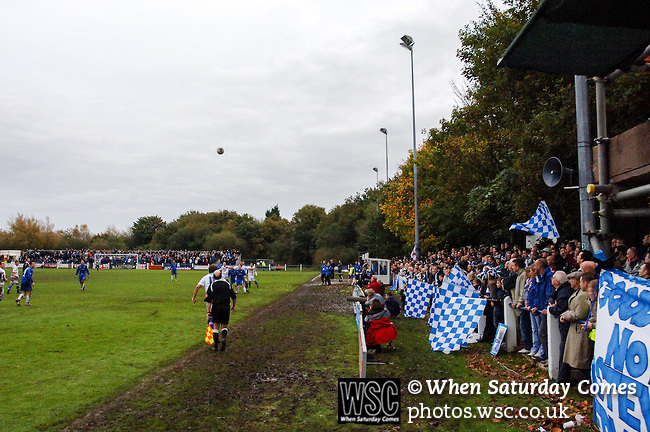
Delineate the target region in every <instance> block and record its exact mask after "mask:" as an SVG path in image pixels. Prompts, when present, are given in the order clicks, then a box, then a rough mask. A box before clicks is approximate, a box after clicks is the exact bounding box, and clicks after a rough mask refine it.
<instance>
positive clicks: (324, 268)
mask: <svg viewBox="0 0 650 432" xmlns="http://www.w3.org/2000/svg"><path fill="white" fill-rule="evenodd" d="M320 273H321V274H327V264H323V265H322V266H320Z"/></svg>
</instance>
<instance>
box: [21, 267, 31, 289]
mask: <svg viewBox="0 0 650 432" xmlns="http://www.w3.org/2000/svg"><path fill="white" fill-rule="evenodd" d="M33 274H34V269H33V268H31V267H27V270H25V273H23V277H22V278H21V279H20V284H21V285H30V286H31V285H32V284H33V283H34V279H33Z"/></svg>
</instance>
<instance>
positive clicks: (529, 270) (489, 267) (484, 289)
mask: <svg viewBox="0 0 650 432" xmlns="http://www.w3.org/2000/svg"><path fill="white" fill-rule="evenodd" d="M581 246H582V245H581V244H580V242H578V241H566V242H558V243H552V242H550V243H541V244H536V245H534V246H533V247H531V248H520V247H518V246H512V247H511V246H509V245H508V244H502V245H500V246H480V247H464V248H454V249H451V250H446V251H436V252H429V253H428V254H426V256H424V257H422V259H421V260H419V261H415V260H412V259H408V258H401V259H393V260H392V262H391V270H392V273H393V275H394V276H401V277H402V279H403V280H404V279H406V280H408V279H418V280H422V281H425V282H427V283H429V284H432V285H434V286H440V285H441V284H442V283H443V282H444V281H445V278H446V277H448V276H449V274H450V272H451V270H452V268H453V267H454V266H458V267H459V268H460V269H462V270H463V271H464V272H465V274H466V275H467V277H468V279H469V280H470V281H471V283H472V285H473V286H474V287H475V289H476V290H477V291H478V292H479V295H480V296H481V297H483V298H486V299H487V300H488V301H487V306H486V308H485V310H484V315H486V326H485V330H484V332H483V338H482V341H483V342H492V339H493V338H494V333H495V330H496V328H497V327H498V324H499V323H503V322H504V311H505V310H506V309H505V308H513V309H515V311H514V312H515V315H516V321H517V329H516V330H517V341H518V344H519V347H518V348H517V349H518V350H519V353H520V354H523V355H529V356H531V357H533V358H534V359H536V360H537V361H539V362H540V363H541V366H542V367H548V352H549V348H548V331H549V329H548V328H547V314H549V313H550V314H552V315H553V316H556V317H557V318H558V329H559V333H560V339H561V345H560V351H561V352H560V372H559V379H558V381H559V382H568V381H569V380H570V376H571V371H572V369H577V370H583V371H585V372H588V369H589V367H590V365H591V358H592V356H593V339H592V338H593V337H594V334H593V333H591V331H592V330H593V329H594V328H595V327H596V321H597V319H596V313H595V312H594V310H597V307H592V306H593V305H592V304H593V302H594V301H595V299H596V298H597V296H595V292H596V290H597V286H598V274H597V270H598V268H599V260H596V259H595V258H594V254H593V253H592V252H590V251H588V250H582V247H581ZM611 250H612V259H611V260H608V261H609V262H608V263H606V264H607V265H609V266H610V267H613V268H616V269H618V270H621V271H624V272H627V273H629V274H632V275H635V276H639V277H642V278H645V279H650V271H649V267H650V234H648V235H646V236H645V237H643V239H642V241H641V242H640V243H639V244H638V246H632V247H628V245H627V244H626V242H625V240H624V239H622V238H619V237H615V238H613V239H612V243H611ZM600 264H603V263H602V262H601V263H600ZM603 265H605V264H603ZM406 289H408V288H407V287H406ZM506 298H510V299H511V303H510V302H508V303H506V301H505V300H506ZM585 327H586V330H587V331H583V330H584V329H585ZM590 334H591V336H590Z"/></svg>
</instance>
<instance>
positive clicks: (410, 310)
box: [404, 279, 436, 318]
mask: <svg viewBox="0 0 650 432" xmlns="http://www.w3.org/2000/svg"><path fill="white" fill-rule="evenodd" d="M435 290H436V287H434V286H433V285H430V284H428V283H426V282H422V281H419V280H415V279H412V280H410V281H409V283H408V289H407V290H406V301H405V302H404V316H405V317H407V318H424V317H425V315H426V314H427V309H428V308H429V302H430V300H431V296H432V295H433V294H434V291H435Z"/></svg>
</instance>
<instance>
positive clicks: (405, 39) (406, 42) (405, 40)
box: [400, 35, 415, 51]
mask: <svg viewBox="0 0 650 432" xmlns="http://www.w3.org/2000/svg"><path fill="white" fill-rule="evenodd" d="M401 39H402V43H400V45H402V46H403V47H404V48H406V49H407V50H409V51H411V50H412V49H413V45H415V42H413V38H412V37H411V36H409V35H404V36H402V38H401Z"/></svg>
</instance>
